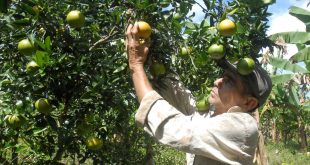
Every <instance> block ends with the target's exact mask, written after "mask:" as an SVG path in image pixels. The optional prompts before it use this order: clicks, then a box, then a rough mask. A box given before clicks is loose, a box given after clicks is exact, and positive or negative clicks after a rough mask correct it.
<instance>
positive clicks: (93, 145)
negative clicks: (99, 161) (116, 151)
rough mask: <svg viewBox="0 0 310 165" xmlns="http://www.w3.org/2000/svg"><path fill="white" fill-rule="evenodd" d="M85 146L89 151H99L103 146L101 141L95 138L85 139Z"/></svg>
mask: <svg viewBox="0 0 310 165" xmlns="http://www.w3.org/2000/svg"><path fill="white" fill-rule="evenodd" d="M86 146H87V148H88V149H90V150H94V151H96V150H99V149H101V148H102V146H103V141H102V140H101V139H99V138H98V137H95V136H90V137H88V138H87V139H86Z"/></svg>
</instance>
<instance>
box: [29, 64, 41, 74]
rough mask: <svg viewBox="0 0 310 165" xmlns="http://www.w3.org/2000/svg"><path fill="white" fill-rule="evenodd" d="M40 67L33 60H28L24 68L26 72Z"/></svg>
mask: <svg viewBox="0 0 310 165" xmlns="http://www.w3.org/2000/svg"><path fill="white" fill-rule="evenodd" d="M39 68H40V66H39V65H38V64H37V63H36V62H35V61H30V62H29V63H28V64H27V66H26V70H27V72H29V73H30V72H35V71H37V70H38V69H39Z"/></svg>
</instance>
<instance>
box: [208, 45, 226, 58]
mask: <svg viewBox="0 0 310 165" xmlns="http://www.w3.org/2000/svg"><path fill="white" fill-rule="evenodd" d="M208 54H209V55H210V57H211V58H212V59H215V60H219V59H221V58H223V57H224V55H225V50H224V46H223V45H221V44H212V45H211V46H210V47H209V48H208Z"/></svg>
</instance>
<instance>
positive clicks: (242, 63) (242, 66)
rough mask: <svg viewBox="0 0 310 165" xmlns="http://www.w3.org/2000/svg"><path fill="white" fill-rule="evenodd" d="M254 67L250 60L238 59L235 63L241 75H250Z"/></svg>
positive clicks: (246, 58) (247, 58)
mask: <svg viewBox="0 0 310 165" xmlns="http://www.w3.org/2000/svg"><path fill="white" fill-rule="evenodd" d="M254 67H255V62H254V60H253V59H252V58H249V57H245V58H243V59H240V60H239V61H238V63H237V70H238V72H239V73H240V74H241V75H248V74H250V73H251V72H252V71H253V69H254Z"/></svg>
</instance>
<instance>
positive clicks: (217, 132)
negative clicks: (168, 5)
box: [126, 24, 271, 165]
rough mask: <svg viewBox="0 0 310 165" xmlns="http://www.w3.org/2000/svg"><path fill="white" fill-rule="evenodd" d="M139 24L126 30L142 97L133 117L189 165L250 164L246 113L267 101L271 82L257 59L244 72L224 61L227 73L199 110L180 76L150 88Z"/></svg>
mask: <svg viewBox="0 0 310 165" xmlns="http://www.w3.org/2000/svg"><path fill="white" fill-rule="evenodd" d="M138 30H139V28H138V25H137V24H135V25H132V24H130V25H129V26H128V28H127V31H126V48H127V54H128V61H129V68H130V70H131V76H132V80H133V83H134V88H135V91H136V95H137V97H138V100H139V102H140V106H139V109H138V111H137V113H136V115H135V119H136V122H137V123H138V125H139V126H142V127H143V128H144V130H145V131H146V132H148V133H149V134H150V135H151V136H153V137H154V138H156V139H157V140H158V141H159V142H161V143H163V144H166V145H169V146H171V147H173V148H176V149H178V150H181V151H184V152H186V153H187V164H188V165H192V164H194V165H200V164H212V165H213V164H245V165H248V164H253V158H254V154H255V148H256V146H257V141H258V126H257V122H256V120H255V119H254V118H253V117H252V116H251V115H250V114H251V112H253V111H255V110H256V108H257V107H258V106H261V105H263V104H264V102H265V101H266V99H267V97H268V95H269V93H270V90H271V81H270V78H269V77H268V74H267V73H266V72H265V71H264V70H263V69H262V68H261V67H260V66H259V65H258V64H256V66H255V69H254V71H253V73H251V74H250V75H248V76H241V75H239V74H238V72H237V71H236V69H235V68H234V66H233V65H231V64H230V63H228V62H227V61H225V60H221V61H219V62H218V64H219V66H221V67H223V68H224V70H225V73H224V75H223V77H221V78H219V79H217V80H216V81H215V82H214V87H213V89H212V92H211V94H210V96H209V103H210V104H211V105H212V109H214V110H211V111H210V112H209V113H207V114H203V113H199V112H198V111H197V110H196V107H195V106H194V105H195V101H194V100H193V96H192V95H191V93H190V91H188V90H187V89H186V88H185V87H184V86H183V85H182V83H181V82H180V81H178V78H177V77H175V76H173V75H172V76H171V75H168V76H167V77H166V78H164V79H163V80H162V81H161V85H162V86H163V87H159V88H158V89H156V90H157V91H155V90H154V88H153V87H152V85H151V83H150V82H149V80H148V78H147V76H146V73H145V71H144V62H145V60H146V58H147V54H148V50H149V45H148V43H143V44H141V43H140V42H139V37H138V36H137V33H138Z"/></svg>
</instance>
